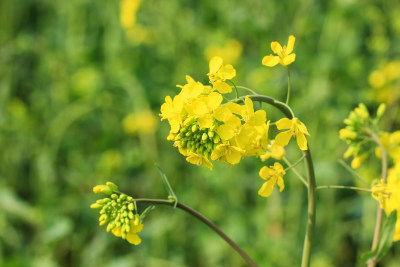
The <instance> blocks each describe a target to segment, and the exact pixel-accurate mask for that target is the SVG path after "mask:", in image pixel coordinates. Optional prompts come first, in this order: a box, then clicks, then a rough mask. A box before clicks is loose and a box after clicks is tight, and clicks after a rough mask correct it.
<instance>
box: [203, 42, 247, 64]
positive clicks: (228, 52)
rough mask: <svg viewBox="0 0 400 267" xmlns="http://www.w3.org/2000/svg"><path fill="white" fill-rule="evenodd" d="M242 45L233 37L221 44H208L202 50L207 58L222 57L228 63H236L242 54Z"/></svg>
mask: <svg viewBox="0 0 400 267" xmlns="http://www.w3.org/2000/svg"><path fill="white" fill-rule="evenodd" d="M242 50H243V46H242V44H241V43H240V42H239V41H238V40H235V39H229V40H227V41H226V42H225V44H224V45H223V46H218V45H210V46H208V47H207V49H206V50H205V52H204V55H205V57H206V58H207V60H210V59H211V58H213V57H215V56H219V57H221V58H223V59H224V60H225V61H226V62H228V63H232V64H234V63H236V61H237V60H238V59H239V58H240V56H241V54H242Z"/></svg>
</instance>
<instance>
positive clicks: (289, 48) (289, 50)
mask: <svg viewBox="0 0 400 267" xmlns="http://www.w3.org/2000/svg"><path fill="white" fill-rule="evenodd" d="M295 40H296V38H295V37H294V36H293V35H290V36H289V41H288V43H287V48H286V51H285V52H286V55H289V54H290V53H292V51H293V46H294V41H295Z"/></svg>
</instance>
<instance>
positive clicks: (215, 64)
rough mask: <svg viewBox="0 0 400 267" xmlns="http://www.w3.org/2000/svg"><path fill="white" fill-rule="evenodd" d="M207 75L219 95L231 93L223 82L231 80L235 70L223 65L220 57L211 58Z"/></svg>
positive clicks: (229, 65)
mask: <svg viewBox="0 0 400 267" xmlns="http://www.w3.org/2000/svg"><path fill="white" fill-rule="evenodd" d="M207 75H208V77H209V78H210V83H211V84H212V85H213V88H214V89H215V90H218V92H220V93H221V94H227V93H230V92H232V88H231V87H230V86H229V84H227V83H226V82H225V81H226V80H230V79H233V78H234V77H235V76H236V70H235V69H234V68H233V66H232V65H231V64H227V65H223V59H222V58H221V57H213V58H212V59H211V60H210V72H209V73H208V74H207Z"/></svg>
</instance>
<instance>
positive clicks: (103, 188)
mask: <svg viewBox="0 0 400 267" xmlns="http://www.w3.org/2000/svg"><path fill="white" fill-rule="evenodd" d="M93 192H94V193H96V194H98V193H103V194H107V195H109V194H111V193H112V190H111V189H110V188H109V187H108V186H106V185H96V186H95V187H93Z"/></svg>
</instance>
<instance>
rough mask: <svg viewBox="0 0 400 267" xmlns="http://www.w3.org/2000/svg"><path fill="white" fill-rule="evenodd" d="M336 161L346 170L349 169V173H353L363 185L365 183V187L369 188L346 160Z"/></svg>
mask: <svg viewBox="0 0 400 267" xmlns="http://www.w3.org/2000/svg"><path fill="white" fill-rule="evenodd" d="M338 162H339V163H340V164H341V165H342V166H343V167H344V168H345V169H346V170H347V171H349V172H350V173H351V174H353V175H354V177H356V178H357V179H358V180H359V181H360V182H361V183H363V185H365V187H367V188H371V187H370V186H369V184H368V183H367V182H366V181H365V180H364V179H363V178H362V177H361V176H360V175H359V174H358V173H357V172H355V171H354V170H353V169H352V168H351V167H350V166H349V165H347V164H346V162H344V160H342V159H338Z"/></svg>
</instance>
